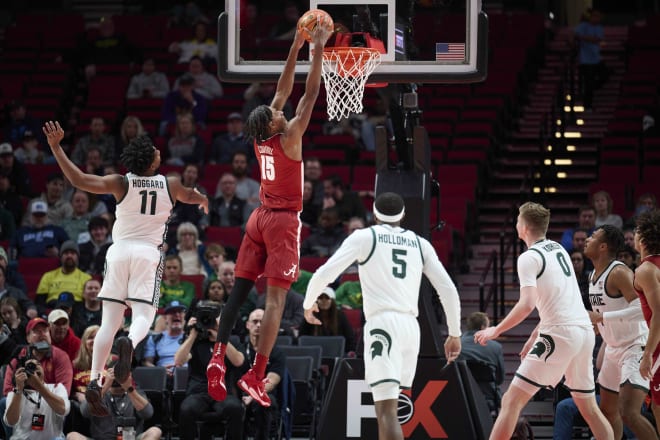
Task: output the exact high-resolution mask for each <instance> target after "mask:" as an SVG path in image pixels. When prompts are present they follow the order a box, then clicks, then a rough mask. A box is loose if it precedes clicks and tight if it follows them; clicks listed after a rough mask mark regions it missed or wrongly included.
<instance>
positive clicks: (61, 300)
mask: <svg viewBox="0 0 660 440" xmlns="http://www.w3.org/2000/svg"><path fill="white" fill-rule="evenodd" d="M75 303H76V301H75V299H74V298H73V293H71V292H62V293H60V295H59V296H58V297H57V301H56V302H55V308H56V309H62V310H64V311H65V312H66V313H67V315H68V316H69V325H70V326H73V322H71V315H72V314H73V305H74V304H75Z"/></svg>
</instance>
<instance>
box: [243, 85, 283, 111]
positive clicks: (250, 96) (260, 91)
mask: <svg viewBox="0 0 660 440" xmlns="http://www.w3.org/2000/svg"><path fill="white" fill-rule="evenodd" d="M275 86H276V84H273V83H258V82H256V83H252V84H251V85H250V87H248V88H247V89H246V90H245V92H244V93H243V98H244V99H245V103H244V104H243V110H242V112H241V113H243V120H244V121H245V120H247V118H248V116H249V115H250V113H251V112H252V110H254V109H255V108H257V107H259V106H260V105H270V103H271V102H273V98H274V97H275V90H276V89H275ZM282 111H283V112H284V116H286V119H287V120H291V118H292V117H293V106H292V105H291V101H290V100H288V99H287V101H286V103H285V104H284V107H283V108H282Z"/></svg>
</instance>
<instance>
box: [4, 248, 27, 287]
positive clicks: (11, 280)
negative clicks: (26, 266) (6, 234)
mask: <svg viewBox="0 0 660 440" xmlns="http://www.w3.org/2000/svg"><path fill="white" fill-rule="evenodd" d="M0 267H1V268H2V269H3V270H4V271H5V283H6V284H9V285H10V286H14V287H16V288H17V289H18V290H20V291H21V292H23V293H27V286H26V285H25V279H24V278H23V275H21V273H20V272H19V271H18V270H17V265H16V264H12V265H10V264H9V258H8V257H7V251H5V248H3V247H2V246H0Z"/></svg>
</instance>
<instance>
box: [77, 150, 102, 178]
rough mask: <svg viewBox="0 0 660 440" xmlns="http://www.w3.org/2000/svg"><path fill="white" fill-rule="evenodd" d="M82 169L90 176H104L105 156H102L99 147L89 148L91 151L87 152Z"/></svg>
mask: <svg viewBox="0 0 660 440" xmlns="http://www.w3.org/2000/svg"><path fill="white" fill-rule="evenodd" d="M82 168H83V169H84V170H85V171H86V172H87V173H89V174H96V175H97V176H103V174H104V169H103V168H104V167H103V155H102V154H101V150H99V149H98V147H96V146H91V147H89V150H87V154H86V155H85V163H84V164H83V166H82Z"/></svg>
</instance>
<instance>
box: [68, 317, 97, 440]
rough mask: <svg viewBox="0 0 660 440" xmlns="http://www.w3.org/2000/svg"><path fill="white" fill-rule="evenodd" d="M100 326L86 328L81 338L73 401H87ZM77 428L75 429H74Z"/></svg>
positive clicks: (75, 359)
mask: <svg viewBox="0 0 660 440" xmlns="http://www.w3.org/2000/svg"><path fill="white" fill-rule="evenodd" d="M99 328H100V326H98V325H90V326H88V327H86V328H85V330H84V331H83V333H82V336H81V338H80V349H79V350H78V353H76V357H75V358H74V359H73V362H72V365H73V381H72V383H71V400H75V401H77V402H84V401H85V391H86V390H87V385H89V382H90V379H91V377H92V351H93V350H94V338H96V334H97V333H98V331H99ZM74 428H75V427H74Z"/></svg>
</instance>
